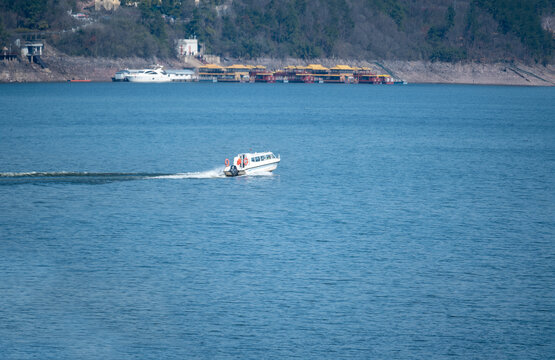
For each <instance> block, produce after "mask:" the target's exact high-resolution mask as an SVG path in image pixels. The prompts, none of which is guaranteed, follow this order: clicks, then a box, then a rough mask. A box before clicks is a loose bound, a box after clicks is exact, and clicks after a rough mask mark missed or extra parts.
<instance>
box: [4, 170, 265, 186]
mask: <svg viewBox="0 0 555 360" xmlns="http://www.w3.org/2000/svg"><path fill="white" fill-rule="evenodd" d="M223 170H224V168H223V167H218V168H214V169H211V170H207V171H200V172H184V173H175V174H171V173H148V172H75V171H53V172H40V171H32V172H0V185H14V184H40V183H75V184H106V183H111V182H116V181H131V180H148V179H151V180H155V179H176V180H179V179H218V178H225V177H226V176H225V175H224V171H223ZM250 176H272V173H269V172H265V171H264V172H260V173H253V174H250V175H249V177H250Z"/></svg>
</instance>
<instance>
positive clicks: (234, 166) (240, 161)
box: [224, 151, 281, 176]
mask: <svg viewBox="0 0 555 360" xmlns="http://www.w3.org/2000/svg"><path fill="white" fill-rule="evenodd" d="M280 160H281V159H280V156H279V155H278V156H275V155H274V154H273V153H272V152H270V151H267V152H260V153H259V152H255V153H243V154H239V155H237V156H235V157H234V158H233V161H232V162H231V163H230V162H229V159H225V168H224V174H225V175H226V176H241V175H249V174H253V173H258V172H272V171H274V170H275V169H276V168H277V166H278V163H279V162H280Z"/></svg>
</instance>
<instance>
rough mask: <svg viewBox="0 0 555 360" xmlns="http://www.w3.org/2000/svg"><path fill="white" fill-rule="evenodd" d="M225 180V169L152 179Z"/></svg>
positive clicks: (219, 168)
mask: <svg viewBox="0 0 555 360" xmlns="http://www.w3.org/2000/svg"><path fill="white" fill-rule="evenodd" d="M217 178H225V174H224V168H223V167H218V168H215V169H212V170H208V171H200V172H188V173H179V174H171V175H161V176H154V177H152V179H217Z"/></svg>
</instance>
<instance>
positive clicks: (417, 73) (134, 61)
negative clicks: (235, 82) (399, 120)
mask: <svg viewBox="0 0 555 360" xmlns="http://www.w3.org/2000/svg"><path fill="white" fill-rule="evenodd" d="M46 49H47V50H46V51H45V54H43V57H42V60H43V61H44V62H45V63H46V65H47V68H42V67H41V66H39V65H37V64H30V63H29V62H27V61H21V60H19V61H17V60H16V61H8V60H0V82H2V83H10V82H57V81H67V80H72V79H87V80H92V81H110V79H111V78H112V77H113V76H114V74H115V73H116V71H118V70H122V69H126V68H130V69H133V68H134V69H141V68H146V67H150V66H151V65H153V64H155V63H160V64H161V65H164V66H166V68H176V69H178V68H183V67H184V65H186V64H183V63H180V62H178V61H177V60H175V61H160V60H158V59H140V58H127V59H105V58H84V57H75V56H67V55H65V54H62V53H59V52H57V51H56V50H55V49H53V48H51V47H50V48H48V47H47V48H46ZM231 63H247V64H256V65H264V66H266V67H267V68H268V69H279V68H283V67H285V66H287V65H307V62H306V61H303V60H300V59H270V58H260V59H256V60H249V61H244V60H239V59H232V60H229V61H226V63H225V64H223V65H230V64H231ZM310 63H317V64H322V65H324V66H327V67H333V66H335V65H337V64H345V65H351V66H368V67H371V68H372V69H374V71H375V72H377V73H382V74H387V73H389V74H390V75H393V76H394V77H396V78H399V79H403V80H406V81H408V82H409V83H448V84H491V85H528V86H554V85H555V67H554V66H553V65H548V66H542V65H529V64H528V65H527V64H517V63H489V64H485V63H456V64H451V63H440V62H435V63H432V62H427V61H395V60H383V61H358V60H345V59H314V60H311V61H310ZM190 65H194V64H190Z"/></svg>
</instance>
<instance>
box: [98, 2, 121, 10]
mask: <svg viewBox="0 0 555 360" xmlns="http://www.w3.org/2000/svg"><path fill="white" fill-rule="evenodd" d="M119 5H120V0H94V9H95V10H96V11H99V10H102V9H105V10H108V11H110V10H117V9H118V8H119Z"/></svg>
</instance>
